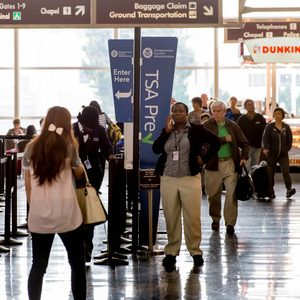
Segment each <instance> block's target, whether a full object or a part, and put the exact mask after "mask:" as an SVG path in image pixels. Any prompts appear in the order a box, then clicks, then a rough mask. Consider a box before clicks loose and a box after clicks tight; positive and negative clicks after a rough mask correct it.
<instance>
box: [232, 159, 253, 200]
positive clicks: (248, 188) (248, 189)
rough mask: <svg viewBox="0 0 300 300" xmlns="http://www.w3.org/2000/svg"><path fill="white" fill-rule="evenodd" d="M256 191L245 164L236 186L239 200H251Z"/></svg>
mask: <svg viewBox="0 0 300 300" xmlns="http://www.w3.org/2000/svg"><path fill="white" fill-rule="evenodd" d="M253 192H254V186H253V181H252V178H251V175H250V174H249V173H248V171H247V168H246V167H245V165H242V171H241V172H240V173H239V175H238V180H237V184H236V187H235V195H236V198H237V199H238V200H241V201H246V200H249V199H250V198H251V196H252V194H253Z"/></svg>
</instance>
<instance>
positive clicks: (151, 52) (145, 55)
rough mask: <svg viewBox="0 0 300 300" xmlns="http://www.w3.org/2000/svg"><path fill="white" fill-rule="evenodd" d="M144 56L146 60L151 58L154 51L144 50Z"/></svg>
mask: <svg viewBox="0 0 300 300" xmlns="http://www.w3.org/2000/svg"><path fill="white" fill-rule="evenodd" d="M143 56H144V57H145V58H151V57H152V56H153V50H152V49H151V48H145V49H144V50H143Z"/></svg>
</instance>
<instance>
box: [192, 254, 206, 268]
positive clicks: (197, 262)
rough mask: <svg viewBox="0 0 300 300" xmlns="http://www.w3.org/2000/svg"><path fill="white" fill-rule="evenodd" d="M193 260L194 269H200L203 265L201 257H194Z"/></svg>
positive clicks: (198, 255)
mask: <svg viewBox="0 0 300 300" xmlns="http://www.w3.org/2000/svg"><path fill="white" fill-rule="evenodd" d="M193 260H194V266H195V267H201V266H203V264H204V260H203V257H202V255H200V254H197V255H194V256H193Z"/></svg>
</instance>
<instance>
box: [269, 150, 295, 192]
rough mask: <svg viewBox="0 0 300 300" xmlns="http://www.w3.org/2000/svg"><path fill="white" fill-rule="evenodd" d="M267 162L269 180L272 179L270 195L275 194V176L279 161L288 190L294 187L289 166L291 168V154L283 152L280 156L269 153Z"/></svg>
mask: <svg viewBox="0 0 300 300" xmlns="http://www.w3.org/2000/svg"><path fill="white" fill-rule="evenodd" d="M267 162H268V170H269V180H270V182H269V183H270V184H269V195H270V196H271V195H273V194H274V176H275V172H276V164H277V162H278V163H279V165H280V168H281V172H282V177H283V180H284V184H285V187H286V189H287V191H288V190H290V189H291V187H292V180H291V176H290V173H289V168H290V163H289V155H288V154H287V153H286V154H282V153H281V154H280V155H279V157H278V156H275V155H272V154H271V153H269V154H268V157H267Z"/></svg>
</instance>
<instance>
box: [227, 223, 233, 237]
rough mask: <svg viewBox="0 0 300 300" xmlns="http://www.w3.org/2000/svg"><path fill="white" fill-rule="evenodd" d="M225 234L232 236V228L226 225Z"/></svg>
mask: <svg viewBox="0 0 300 300" xmlns="http://www.w3.org/2000/svg"><path fill="white" fill-rule="evenodd" d="M226 233H227V234H229V235H233V234H234V227H233V226H232V225H227V226H226Z"/></svg>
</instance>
